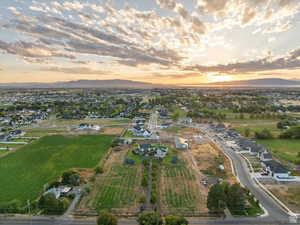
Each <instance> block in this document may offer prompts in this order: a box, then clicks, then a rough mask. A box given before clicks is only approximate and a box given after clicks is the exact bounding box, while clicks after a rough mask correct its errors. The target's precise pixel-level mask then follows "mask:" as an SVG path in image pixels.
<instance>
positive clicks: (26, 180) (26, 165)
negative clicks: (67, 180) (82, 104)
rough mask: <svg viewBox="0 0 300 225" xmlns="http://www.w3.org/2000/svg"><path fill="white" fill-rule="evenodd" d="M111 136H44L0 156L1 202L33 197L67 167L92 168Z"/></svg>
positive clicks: (24, 201)
mask: <svg viewBox="0 0 300 225" xmlns="http://www.w3.org/2000/svg"><path fill="white" fill-rule="evenodd" d="M113 138H114V136H108V135H83V136H61V135H55V136H47V137H43V138H41V139H40V140H38V141H36V142H33V143H32V144H29V145H26V146H24V147H23V148H22V149H20V150H18V151H16V152H15V153H12V154H9V155H7V156H5V157H3V158H1V159H0V180H1V184H5V185H0V192H1V193H2V194H1V195H0V205H1V204H4V203H9V202H10V201H13V200H17V201H18V202H19V203H20V204H21V205H24V204H25V203H26V201H27V200H31V201H33V200H36V199H37V198H38V196H39V195H40V194H41V192H42V191H43V186H44V185H45V184H47V183H49V182H51V181H54V180H56V179H57V178H58V177H60V176H61V174H62V173H63V172H64V171H66V170H68V169H70V168H94V167H95V166H96V165H97V164H98V163H99V161H100V160H101V159H102V158H103V156H104V155H105V154H106V152H107V150H108V149H109V147H110V145H111V142H112V139H113Z"/></svg>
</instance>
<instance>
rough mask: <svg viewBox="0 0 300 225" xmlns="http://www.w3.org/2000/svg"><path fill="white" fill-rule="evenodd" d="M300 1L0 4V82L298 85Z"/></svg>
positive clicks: (37, 0)
mask: <svg viewBox="0 0 300 225" xmlns="http://www.w3.org/2000/svg"><path fill="white" fill-rule="evenodd" d="M299 10H300V1H299V0H126V1H123V0H111V1H104V0H84V1H83V0H82V1H80V0H76V1H73V0H53V1H51V0H0V82H1V83H7V82H54V81H69V80H78V79H91V80H94V79H99V80H100V79H130V80H136V81H146V82H153V83H172V84H197V83H203V82H205V83H206V82H216V81H230V80H240V79H253V78H271V77H277V78H285V79H299V80H300V12H299Z"/></svg>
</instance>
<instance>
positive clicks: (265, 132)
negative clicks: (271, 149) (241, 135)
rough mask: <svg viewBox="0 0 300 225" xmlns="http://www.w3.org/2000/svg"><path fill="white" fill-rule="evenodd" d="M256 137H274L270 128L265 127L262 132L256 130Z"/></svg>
mask: <svg viewBox="0 0 300 225" xmlns="http://www.w3.org/2000/svg"><path fill="white" fill-rule="evenodd" d="M255 137H256V138H257V139H272V138H273V135H272V133H271V131H270V130H268V129H263V130H262V131H260V132H255Z"/></svg>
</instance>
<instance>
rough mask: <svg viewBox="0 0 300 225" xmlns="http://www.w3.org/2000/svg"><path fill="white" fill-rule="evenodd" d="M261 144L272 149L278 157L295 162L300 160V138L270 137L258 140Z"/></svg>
mask: <svg viewBox="0 0 300 225" xmlns="http://www.w3.org/2000/svg"><path fill="white" fill-rule="evenodd" d="M257 141H258V142H259V143H260V144H262V145H264V146H265V147H267V148H268V149H270V150H271V151H272V153H273V155H275V156H276V157H277V158H280V159H283V160H285V161H288V162H292V163H294V162H295V161H296V160H297V159H298V161H299V160H300V157H298V154H299V153H300V140H288V139H270V140H257Z"/></svg>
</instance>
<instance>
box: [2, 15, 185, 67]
mask: <svg viewBox="0 0 300 225" xmlns="http://www.w3.org/2000/svg"><path fill="white" fill-rule="evenodd" d="M39 22H40V24H37V23H31V22H26V21H21V20H19V19H17V20H14V21H13V23H11V24H7V25H5V27H6V28H8V29H12V30H16V31H21V32H24V33H26V34H28V35H30V36H32V37H35V38H38V41H39V42H40V44H31V45H32V46H27V45H29V43H23V42H20V43H19V44H15V45H13V44H7V43H4V44H3V45H6V47H4V46H3V47H2V49H5V50H7V52H9V53H11V54H16V55H21V56H27V57H51V56H60V57H66V58H67V57H68V56H69V55H74V54H90V55H96V56H105V57H114V58H116V59H117V60H116V61H119V62H120V63H122V64H127V65H139V64H146V65H148V64H151V63H156V64H161V65H172V64H175V63H178V62H179V61H180V60H181V59H182V57H181V56H179V55H178V53H177V52H176V51H173V50H169V49H163V50H158V49H156V48H153V47H148V48H145V47H144V46H140V45H139V44H136V43H134V42H131V41H128V39H127V40H125V39H122V38H121V37H120V36H117V35H114V34H112V33H109V32H104V31H101V30H99V29H96V28H90V27H88V26H85V25H81V24H75V23H73V22H69V21H67V20H64V19H61V18H55V17H49V16H47V17H41V18H39ZM42 24H43V25H42ZM133 31H134V30H133ZM135 33H138V34H139V35H140V37H142V38H143V39H146V38H149V33H150V32H146V31H142V30H139V31H135ZM45 34H47V35H46V36H45ZM147 35H148V37H147ZM46 45H52V46H53V47H54V46H56V49H50V48H49V47H46ZM32 48H35V49H36V52H34V51H31V50H30V49H32ZM9 49H10V50H9ZM11 49H14V50H11ZM21 50H22V51H21ZM62 52H64V54H63V53H62ZM58 53H59V54H58ZM69 58H71V59H72V58H74V57H71V56H70V57H69ZM133 62H134V63H133Z"/></svg>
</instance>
